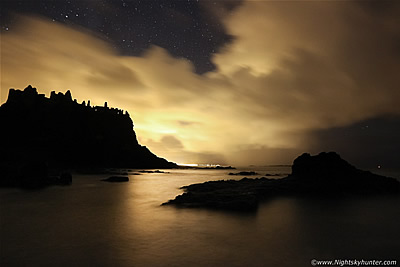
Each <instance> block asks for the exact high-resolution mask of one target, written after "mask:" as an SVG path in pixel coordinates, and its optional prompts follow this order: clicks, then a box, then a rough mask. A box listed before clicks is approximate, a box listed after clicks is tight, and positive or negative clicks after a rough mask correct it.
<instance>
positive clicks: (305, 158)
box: [164, 152, 400, 211]
mask: <svg viewBox="0 0 400 267" xmlns="http://www.w3.org/2000/svg"><path fill="white" fill-rule="evenodd" d="M182 189H184V190H185V191H186V192H185V193H184V194H182V195H180V196H177V197H176V198H175V199H173V200H170V201H169V202H167V203H164V205H165V204H174V205H177V206H179V207H206V208H216V209H229V210H243V211H252V210H255V209H256V208H257V204H258V201H259V200H260V199H265V198H268V197H273V196H281V195H303V196H320V197H326V196H335V197H336V196H338V197H341V196H346V195H372V194H398V193H399V192H400V183H399V181H397V180H396V179H394V178H389V177H384V176H380V175H376V174H373V173H371V172H368V171H362V170H359V169H357V168H355V167H354V166H352V165H350V164H349V163H348V162H346V161H345V160H343V159H342V158H341V157H340V156H339V155H338V154H336V153H334V152H330V153H320V154H319V155H317V156H311V155H309V154H303V155H301V156H299V157H298V158H296V159H295V160H294V162H293V165H292V174H291V175H289V176H288V177H285V178H282V179H267V178H259V179H248V178H243V179H242V180H239V181H235V180H228V181H211V182H205V183H201V184H193V185H189V186H185V187H182Z"/></svg>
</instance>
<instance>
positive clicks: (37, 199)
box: [0, 168, 400, 266]
mask: <svg viewBox="0 0 400 267" xmlns="http://www.w3.org/2000/svg"><path fill="white" fill-rule="evenodd" d="M267 169H268V168H264V169H263V170H262V172H261V171H260V173H261V174H263V173H264V172H266V171H267V172H272V171H271V168H270V169H269V170H267ZM166 171H167V172H170V173H165V174H142V175H137V176H136V175H135V176H133V175H131V176H130V178H131V180H130V182H128V183H105V182H100V181H99V180H100V179H102V178H105V177H107V176H106V175H81V176H80V177H75V178H74V184H73V185H72V186H71V187H49V188H46V189H43V190H40V191H31V192H29V191H28V192H26V191H20V190H18V189H2V190H0V197H1V198H0V200H1V204H0V207H1V210H0V212H1V213H0V215H1V221H0V222H1V229H0V234H1V247H0V252H1V255H0V256H1V262H0V265H1V266H27V265H32V266H54V265H58V266H88V265H94V266H217V265H223V266H311V265H310V264H309V263H310V260H311V259H313V258H316V259H336V258H337V259H347V258H348V259H354V258H358V259H375V258H383V259H393V258H394V259H395V257H396V256H397V252H398V251H400V245H399V244H398V240H400V239H399V238H400V233H399V227H398V220H399V219H400V209H398V206H399V204H400V199H399V198H398V197H374V198H352V199H345V200H340V199H324V200H321V199H296V198H277V199H273V200H270V201H268V202H266V203H264V204H262V205H261V206H260V208H259V210H258V211H257V212H256V213H254V214H240V213H231V212H221V211H210V210H204V209H176V208H174V207H170V206H160V204H161V203H162V202H165V201H167V200H169V199H171V198H174V197H175V196H176V195H177V194H180V193H181V190H180V189H179V187H181V186H183V185H188V184H192V183H197V182H204V181H208V180H219V179H232V178H234V179H240V178H242V177H236V176H228V175H227V173H228V172H231V171H232V172H238V171H240V170H166ZM273 171H275V173H283V172H285V171H286V172H288V170H287V168H286V170H284V168H283V169H282V168H281V169H279V170H277V169H274V170H273Z"/></svg>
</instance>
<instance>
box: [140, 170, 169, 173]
mask: <svg viewBox="0 0 400 267" xmlns="http://www.w3.org/2000/svg"><path fill="white" fill-rule="evenodd" d="M138 172H140V173H168V172H164V171H160V170H156V171H138Z"/></svg>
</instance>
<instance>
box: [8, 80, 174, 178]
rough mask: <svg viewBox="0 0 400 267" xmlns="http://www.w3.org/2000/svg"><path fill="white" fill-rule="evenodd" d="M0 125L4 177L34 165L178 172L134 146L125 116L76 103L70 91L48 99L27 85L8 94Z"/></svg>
mask: <svg viewBox="0 0 400 267" xmlns="http://www.w3.org/2000/svg"><path fill="white" fill-rule="evenodd" d="M0 121H1V124H2V130H1V131H0V140H2V143H3V145H2V147H1V152H2V153H0V167H1V169H3V171H2V172H3V173H4V170H6V172H12V171H11V169H18V170H20V169H22V167H21V166H25V165H27V164H28V165H29V164H30V163H31V162H33V161H34V162H37V161H38V162H43V163H45V164H46V166H48V167H49V168H88V167H89V168H92V167H102V168H103V167H112V168H174V167H177V165H176V164H175V163H171V162H168V161H167V160H165V159H163V158H159V157H157V156H156V155H154V154H153V153H152V152H150V150H149V149H147V148H146V147H145V146H141V145H140V144H139V143H138V141H137V138H136V133H135V131H134V129H133V122H132V120H131V118H130V115H129V113H128V112H126V111H125V112H124V111H123V110H121V109H118V108H110V107H108V105H107V102H105V103H104V106H93V107H92V106H91V105H90V100H89V101H88V102H87V103H86V102H85V101H83V102H82V103H78V102H77V100H76V99H73V98H72V95H71V92H70V91H69V90H68V91H67V92H66V93H65V94H63V93H56V92H55V91H52V92H51V94H50V98H47V97H46V96H45V95H44V94H39V93H38V92H37V90H36V88H34V87H32V86H31V85H29V86H28V87H26V88H25V89H24V90H23V91H22V90H16V89H10V90H9V95H8V99H7V101H6V103H4V104H3V105H2V106H1V107H0ZM7 170H8V171H7ZM3 176H9V175H3Z"/></svg>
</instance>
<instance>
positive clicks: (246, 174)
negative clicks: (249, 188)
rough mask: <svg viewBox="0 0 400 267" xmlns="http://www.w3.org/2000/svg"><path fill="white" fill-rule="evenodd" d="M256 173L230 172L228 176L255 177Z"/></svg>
mask: <svg viewBox="0 0 400 267" xmlns="http://www.w3.org/2000/svg"><path fill="white" fill-rule="evenodd" d="M257 174H258V173H256V172H252V171H251V172H230V173H229V175H240V176H250V175H257Z"/></svg>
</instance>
